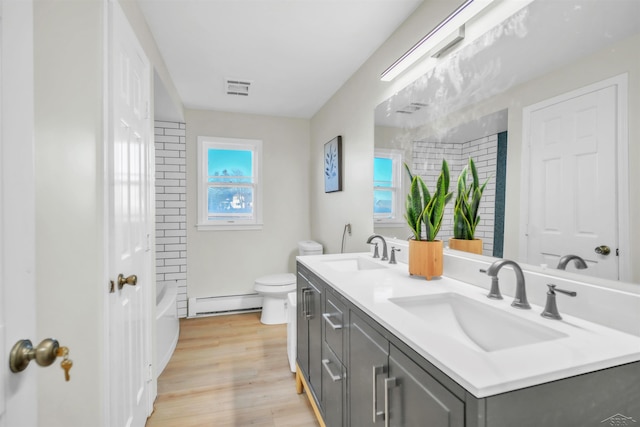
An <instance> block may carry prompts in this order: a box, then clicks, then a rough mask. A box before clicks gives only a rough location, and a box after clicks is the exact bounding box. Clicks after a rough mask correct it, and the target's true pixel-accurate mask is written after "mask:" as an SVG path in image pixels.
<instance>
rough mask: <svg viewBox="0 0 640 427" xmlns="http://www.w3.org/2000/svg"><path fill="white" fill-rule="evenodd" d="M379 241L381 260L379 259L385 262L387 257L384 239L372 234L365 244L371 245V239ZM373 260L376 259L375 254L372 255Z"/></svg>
mask: <svg viewBox="0 0 640 427" xmlns="http://www.w3.org/2000/svg"><path fill="white" fill-rule="evenodd" d="M376 238H377V239H380V240H382V258H380V259H381V260H382V261H386V260H388V259H389V257H388V256H387V241H386V240H384V237H382V236H381V235H379V234H372V235H371V236H369V238H368V239H367V243H369V244H371V241H372V240H373V239H376ZM373 257H374V258H377V256H376V254H375V253H374V254H373Z"/></svg>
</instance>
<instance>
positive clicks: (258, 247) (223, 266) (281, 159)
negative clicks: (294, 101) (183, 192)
mask: <svg viewBox="0 0 640 427" xmlns="http://www.w3.org/2000/svg"><path fill="white" fill-rule="evenodd" d="M185 117H186V125H187V241H188V245H189V257H188V261H187V271H188V273H187V288H188V296H189V298H198V297H211V296H225V295H243V294H250V293H254V291H253V282H254V280H255V279H256V278H258V277H259V276H262V275H265V274H273V273H285V272H294V271H295V256H296V255H297V250H298V248H297V242H298V241H299V240H302V239H308V238H309V237H310V226H309V120H306V119H288V118H280V117H267V116H259V115H245V114H235V113H220V112H212V111H198V110H186V113H185ZM198 136H219V137H227V138H246V139H260V140H262V141H263V173H264V175H263V177H262V178H263V191H264V202H263V203H264V211H263V212H264V214H263V220H264V227H263V229H262V230H259V231H249V230H247V231H198V230H196V228H195V224H196V222H197V198H196V197H197V181H196V180H197V169H196V153H197V150H196V141H197V138H198Z"/></svg>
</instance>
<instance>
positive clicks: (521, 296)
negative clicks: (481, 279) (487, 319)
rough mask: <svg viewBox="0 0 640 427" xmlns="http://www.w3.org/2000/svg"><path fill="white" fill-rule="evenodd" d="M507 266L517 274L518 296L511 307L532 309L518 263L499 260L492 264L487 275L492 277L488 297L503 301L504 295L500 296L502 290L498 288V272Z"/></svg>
mask: <svg viewBox="0 0 640 427" xmlns="http://www.w3.org/2000/svg"><path fill="white" fill-rule="evenodd" d="M505 265H510V266H512V267H513V271H514V272H515V273H516V296H515V298H514V300H513V302H512V303H511V305H512V306H513V307H517V308H524V309H529V308H531V306H530V305H529V302H528V301H527V290H526V289H525V286H524V274H523V273H522V269H521V268H520V266H519V265H518V263H517V262H515V261H511V260H508V259H499V260H497V261H495V262H494V263H493V264H491V265H490V266H489V268H488V269H487V275H488V276H490V277H491V291H490V292H489V295H487V297H489V298H493V299H502V295H500V289H499V287H498V272H499V271H500V269H501V268H502V267H504V266H505Z"/></svg>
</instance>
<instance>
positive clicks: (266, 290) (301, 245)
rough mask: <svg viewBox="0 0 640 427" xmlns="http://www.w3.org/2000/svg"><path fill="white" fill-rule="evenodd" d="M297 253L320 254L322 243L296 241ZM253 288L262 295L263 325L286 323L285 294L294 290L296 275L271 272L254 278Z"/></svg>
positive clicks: (261, 319)
mask: <svg viewBox="0 0 640 427" xmlns="http://www.w3.org/2000/svg"><path fill="white" fill-rule="evenodd" d="M298 254H299V255H322V245H321V244H320V243H318V242H314V241H311V240H303V241H301V242H298ZM253 289H254V290H255V291H256V292H257V293H259V294H260V295H262V315H261V316H260V321H261V322H262V323H264V324H265V325H279V324H282V323H287V294H288V293H289V292H293V291H295V290H296V275H295V274H291V273H284V274H272V275H269V276H262V277H259V278H257V279H256V281H255V284H254V286H253Z"/></svg>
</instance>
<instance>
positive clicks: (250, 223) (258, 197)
mask: <svg viewBox="0 0 640 427" xmlns="http://www.w3.org/2000/svg"><path fill="white" fill-rule="evenodd" d="M211 148H214V149H223V150H224V149H226V150H245V151H252V152H253V183H252V189H253V216H252V217H251V218H250V219H246V218H239V219H229V218H226V219H224V220H222V219H210V218H209V215H208V212H207V211H208V209H207V207H208V206H207V200H208V197H207V193H208V189H209V187H210V185H209V183H208V182H207V178H208V176H207V171H208V161H209V159H208V156H207V152H208V150H209V149H211ZM261 174H262V141H261V140H258V139H240V138H221V137H212V136H199V137H198V186H197V187H198V222H197V224H196V227H197V229H198V231H221V230H224V231H231V230H261V229H262V226H263V223H262V211H263V208H262V194H263V191H262V176H261Z"/></svg>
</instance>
